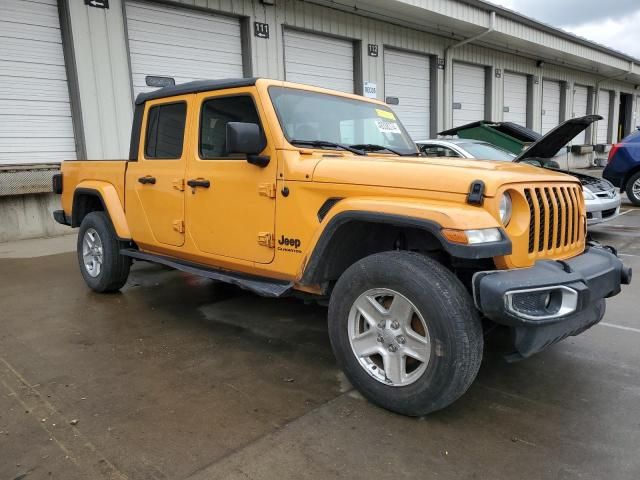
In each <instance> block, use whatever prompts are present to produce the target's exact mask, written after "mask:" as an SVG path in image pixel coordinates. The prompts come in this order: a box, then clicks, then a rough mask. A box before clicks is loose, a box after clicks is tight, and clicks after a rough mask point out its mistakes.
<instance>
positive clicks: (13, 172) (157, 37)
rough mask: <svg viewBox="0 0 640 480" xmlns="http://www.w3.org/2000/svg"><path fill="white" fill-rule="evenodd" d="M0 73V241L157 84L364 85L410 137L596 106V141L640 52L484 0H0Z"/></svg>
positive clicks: (110, 143) (117, 145) (589, 158)
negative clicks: (247, 80)
mask: <svg viewBox="0 0 640 480" xmlns="http://www.w3.org/2000/svg"><path fill="white" fill-rule="evenodd" d="M434 18H437V19H438V20H437V22H435V20H434ZM0 75H1V76H2V78H3V80H4V81H3V82H2V86H1V87H0V242H2V241H7V240H11V239H16V238H27V237H35V236H41V235H53V234H57V233H60V232H61V230H60V229H59V228H58V227H57V226H56V225H55V224H54V223H53V221H51V220H50V219H49V212H50V211H51V210H53V209H54V208H56V204H57V199H56V197H54V196H53V195H52V194H50V193H48V192H49V188H50V187H49V181H50V177H51V174H52V172H53V171H55V169H56V168H57V166H58V165H59V162H61V161H62V160H72V159H75V158H89V159H95V160H99V159H117V158H124V157H126V156H127V154H128V149H129V135H130V132H129V128H130V124H131V119H132V115H133V102H134V99H135V96H136V95H137V94H139V93H140V92H143V91H149V90H151V89H153V88H158V86H159V85H163V84H165V83H166V82H176V83H182V82H186V81H189V80H194V79H201V78H214V79H215V78H225V77H242V76H244V77H248V76H264V77H271V78H281V79H286V80H290V81H295V82H304V83H310V84H313V85H319V86H322V87H327V88H332V89H336V90H340V91H343V92H349V93H355V94H363V93H365V90H364V85H365V84H366V85H367V95H371V96H375V97H377V98H378V99H379V100H382V101H386V100H389V104H390V106H391V108H393V109H394V110H395V111H396V113H397V115H398V116H399V117H400V119H401V120H403V121H404V123H405V125H406V127H407V129H408V131H409V132H410V134H411V135H412V136H413V137H414V139H425V138H429V137H435V136H436V135H437V132H439V131H442V130H445V129H447V128H450V127H453V126H459V125H462V124H464V123H468V122H472V121H477V120H485V119H486V120H495V121H502V120H505V121H511V122H514V123H517V124H520V125H525V126H528V127H530V128H533V129H534V130H536V131H539V132H542V133H544V132H546V131H548V130H550V129H551V128H553V127H554V126H555V125H557V124H558V123H559V122H560V121H562V120H564V119H566V118H570V117H572V116H578V115H583V114H587V113H596V112H597V113H599V114H601V115H602V116H603V117H604V120H602V121H600V122H599V123H598V125H597V127H596V128H594V129H591V131H589V132H587V134H586V135H581V136H580V137H579V138H578V139H576V140H574V142H573V144H574V145H578V144H579V145H593V144H602V145H604V147H603V148H599V149H597V150H600V151H606V148H607V147H606V146H607V145H610V144H612V143H614V142H616V141H617V140H618V136H619V133H620V134H623V135H624V134H626V133H628V131H629V130H630V128H632V126H635V125H637V124H638V123H640V122H639V121H638V118H640V96H639V95H638V91H637V90H636V85H638V84H640V60H637V59H634V58H632V57H629V56H627V55H624V54H622V53H619V52H616V51H613V50H610V49H607V48H605V47H603V46H601V45H598V44H595V43H592V42H589V41H587V40H585V39H582V38H579V37H576V36H573V35H571V34H569V33H567V32H564V31H562V30H559V29H554V28H552V27H550V26H548V25H545V24H542V23H540V22H536V21H535V20H532V19H530V18H527V17H524V16H520V15H518V14H517V13H514V12H512V11H510V10H506V9H503V8H501V7H498V6H496V5H493V4H489V3H485V2H483V1H481V0H434V1H431V2H415V1H412V0H389V1H387V2H379V1H377V0H359V1H358V7H357V8H355V7H353V6H350V5H349V2H328V1H326V0H306V1H301V0H275V1H274V0H269V1H265V0H238V1H233V2H230V1H224V2H223V1H217V0H205V1H194V0H162V1H160V0H108V1H107V0H93V1H85V2H83V1H80V0H4V1H3V2H0ZM621 96H624V97H621ZM621 98H624V99H625V103H626V104H628V105H627V107H625V108H624V109H620V108H618V106H619V105H620V103H621V102H620V99H621ZM629 107H630V108H629ZM622 116H624V117H625V118H621V117H622ZM581 151H586V150H584V149H583V150H581ZM593 160H594V154H591V153H589V154H578V153H574V154H572V155H570V157H569V161H570V163H571V166H587V165H589V164H591V163H592V162H593Z"/></svg>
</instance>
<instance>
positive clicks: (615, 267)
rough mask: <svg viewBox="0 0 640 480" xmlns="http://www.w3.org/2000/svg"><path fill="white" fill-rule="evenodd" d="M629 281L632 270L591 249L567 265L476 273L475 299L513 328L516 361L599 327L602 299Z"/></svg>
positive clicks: (599, 249)
mask: <svg viewBox="0 0 640 480" xmlns="http://www.w3.org/2000/svg"><path fill="white" fill-rule="evenodd" d="M630 281H631V269H630V268H627V267H625V266H624V265H623V264H622V262H621V261H620V259H618V257H617V256H616V255H615V253H613V251H612V250H609V249H606V248H603V247H600V246H595V245H592V246H589V247H588V248H587V250H586V251H585V252H584V253H583V254H582V255H579V256H577V257H574V258H572V259H569V260H565V261H553V260H545V261H539V262H537V263H536V264H535V266H533V267H531V268H523V269H515V270H494V271H488V272H478V273H476V274H475V275H474V277H473V298H474V301H475V304H476V307H477V308H478V309H479V310H480V311H481V312H482V313H483V314H484V315H485V316H486V317H487V318H489V319H491V320H493V321H494V322H496V323H499V324H502V325H507V326H509V327H512V329H513V333H514V347H515V349H516V352H517V354H516V357H520V358H526V357H529V356H531V355H533V354H534V353H537V352H539V351H541V350H543V349H545V348H546V347H548V346H550V345H552V344H554V343H556V342H559V341H560V340H563V339H564V338H566V337H568V336H571V335H578V334H579V333H582V332H583V331H585V330H586V329H588V328H589V327H591V326H593V325H595V324H596V323H598V322H599V321H600V320H601V319H602V317H603V316H604V312H605V301H604V299H605V298H608V297H612V296H614V295H617V294H618V293H620V289H621V285H623V284H629V283H630Z"/></svg>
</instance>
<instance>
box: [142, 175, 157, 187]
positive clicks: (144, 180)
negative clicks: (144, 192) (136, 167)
mask: <svg viewBox="0 0 640 480" xmlns="http://www.w3.org/2000/svg"><path fill="white" fill-rule="evenodd" d="M138 182H140V183H141V184H143V185H146V184H150V185H155V184H156V177H150V176H149V175H147V176H146V177H140V178H139V179H138Z"/></svg>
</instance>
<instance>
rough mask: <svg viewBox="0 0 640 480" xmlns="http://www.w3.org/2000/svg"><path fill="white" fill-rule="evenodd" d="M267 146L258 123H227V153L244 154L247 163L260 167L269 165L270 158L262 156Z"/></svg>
mask: <svg viewBox="0 0 640 480" xmlns="http://www.w3.org/2000/svg"><path fill="white" fill-rule="evenodd" d="M266 146H267V140H266V139H265V138H264V135H263V134H262V132H261V131H260V126H259V125H258V124H256V123H246V122H229V123H227V153H229V154H233V153H244V154H246V155H247V161H248V162H249V163H252V164H254V165H257V166H259V167H266V166H267V165H268V164H269V157H267V156H261V155H260V152H262V150H264V149H265V147H266Z"/></svg>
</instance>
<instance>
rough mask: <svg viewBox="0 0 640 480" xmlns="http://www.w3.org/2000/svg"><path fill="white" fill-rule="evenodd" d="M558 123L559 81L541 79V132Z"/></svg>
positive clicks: (547, 130)
mask: <svg viewBox="0 0 640 480" xmlns="http://www.w3.org/2000/svg"><path fill="white" fill-rule="evenodd" d="M559 123H560V82H555V81H553V80H543V81H542V134H543V135H544V134H546V133H547V132H549V130H551V129H552V128H554V127H557V126H558V124H559Z"/></svg>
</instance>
